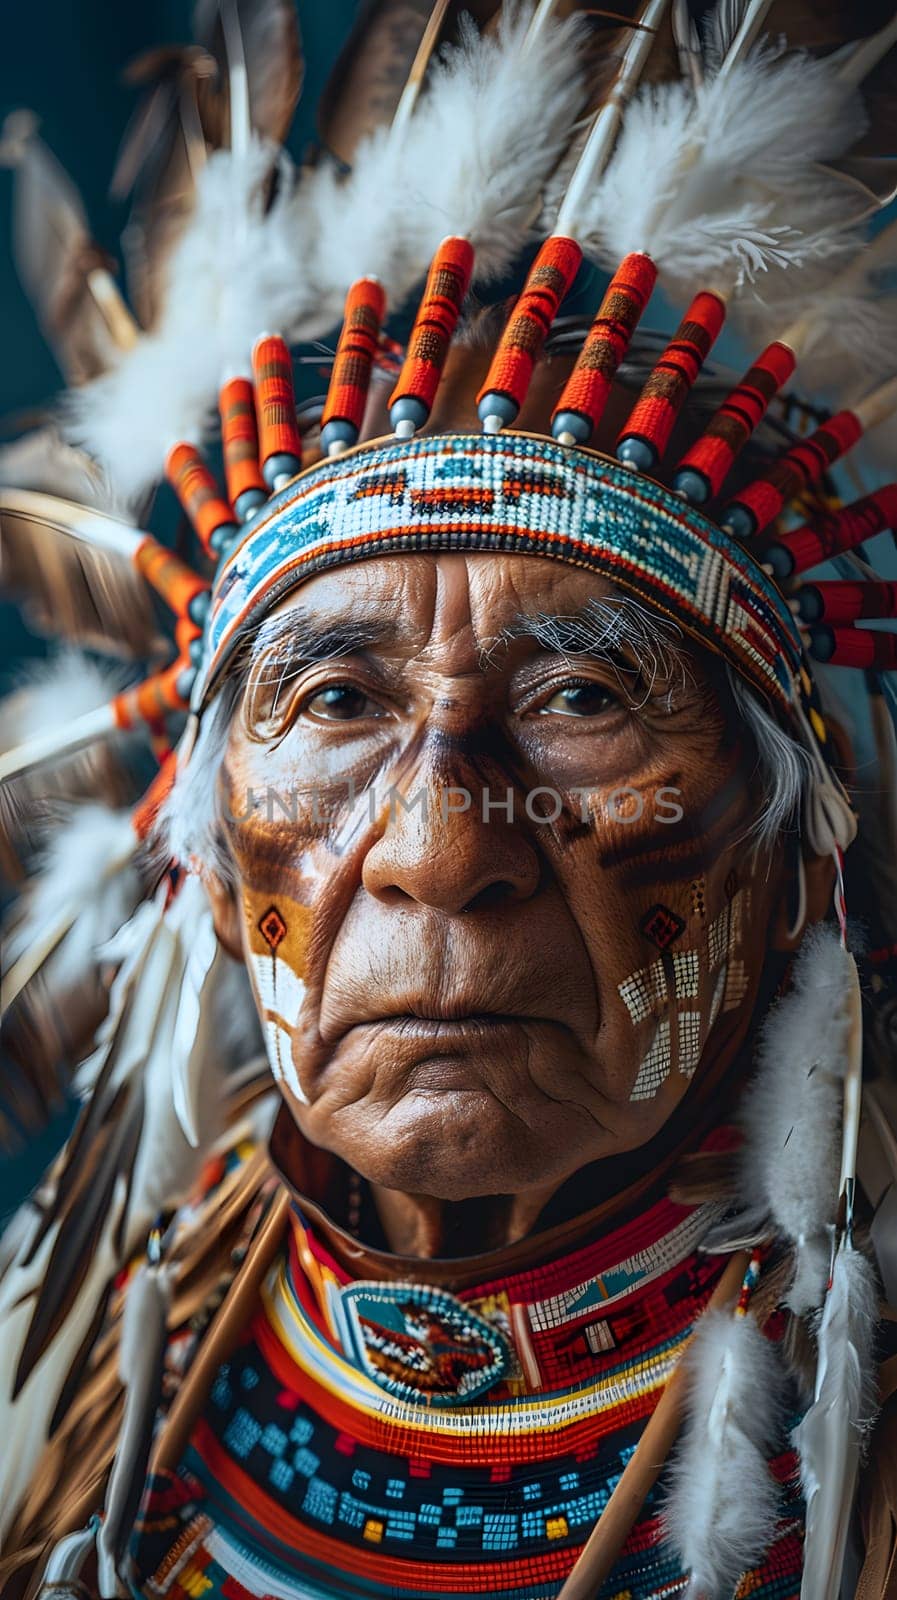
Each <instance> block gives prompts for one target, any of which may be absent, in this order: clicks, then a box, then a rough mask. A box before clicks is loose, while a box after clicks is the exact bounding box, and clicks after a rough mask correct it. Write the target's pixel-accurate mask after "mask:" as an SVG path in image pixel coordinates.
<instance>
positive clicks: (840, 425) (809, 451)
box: [729, 411, 863, 534]
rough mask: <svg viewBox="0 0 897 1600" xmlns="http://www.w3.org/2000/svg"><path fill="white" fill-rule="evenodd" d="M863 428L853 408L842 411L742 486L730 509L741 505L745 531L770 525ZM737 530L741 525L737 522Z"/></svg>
mask: <svg viewBox="0 0 897 1600" xmlns="http://www.w3.org/2000/svg"><path fill="white" fill-rule="evenodd" d="M862 431H863V426H862V423H861V422H860V420H859V418H858V417H856V416H855V415H854V413H853V412H852V411H839V412H837V413H836V415H835V416H833V417H830V418H829V420H828V422H824V423H823V424H822V427H821V428H817V429H816V432H815V433H811V434H810V436H809V438H808V439H801V441H800V443H799V444H796V445H794V446H793V447H792V449H790V450H789V451H788V453H787V455H784V456H782V458H781V459H780V460H779V461H777V462H776V463H775V464H774V465H773V466H771V467H770V468H769V471H768V472H766V473H765V474H764V475H763V477H762V478H757V479H756V480H755V482H754V483H751V484H748V486H747V488H746V489H742V490H741V492H740V494H739V495H738V497H737V499H735V500H733V501H732V506H731V507H730V508H729V509H730V510H734V509H735V508H738V509H739V510H740V511H741V512H742V513H743V514H744V517H745V518H746V524H745V528H744V532H745V533H747V532H748V531H750V532H752V533H755V534H756V533H762V531H763V529H764V528H768V527H769V524H770V523H771V522H774V521H775V519H776V517H777V516H778V515H779V513H780V512H781V511H783V510H784V508H785V506H787V505H788V503H789V501H791V500H793V499H794V497H795V495H798V494H800V492H801V490H803V489H806V488H808V487H809V485H810V484H811V483H815V482H816V481H817V480H818V479H819V478H821V477H822V475H823V473H824V472H825V471H826V470H827V468H828V467H830V466H832V465H833V463H834V462H835V461H837V460H838V458H839V457H840V456H843V455H844V453H845V451H847V450H849V449H850V447H851V445H853V444H855V443H856V441H857V439H858V438H859V437H860V434H861V433H862ZM747 524H750V528H749V529H748V526H747ZM736 531H737V532H739V533H740V532H742V529H741V528H739V527H737V525H736Z"/></svg>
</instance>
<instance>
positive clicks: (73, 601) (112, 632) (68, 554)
mask: <svg viewBox="0 0 897 1600" xmlns="http://www.w3.org/2000/svg"><path fill="white" fill-rule="evenodd" d="M65 504H66V503H65V502H64V501H58V502H57V501H55V500H51V499H50V497H49V496H47V497H43V496H42V497H41V500H40V502H38V501H37V500H35V507H34V510H33V511H32V510H31V509H25V508H24V506H23V504H22V502H21V500H20V499H19V498H18V497H17V495H16V492H15V491H12V490H4V489H0V584H2V586H3V588H4V589H5V590H6V591H7V592H8V593H10V594H12V595H14V596H16V597H19V596H21V597H22V598H23V600H24V603H25V610H26V615H27V616H28V620H29V621H30V622H31V623H32V624H33V625H34V626H35V627H36V628H37V629H38V630H39V631H41V632H46V633H49V634H51V635H52V636H53V637H54V638H64V639H68V640H69V641H71V642H72V643H73V644H81V645H85V646H87V647H88V648H90V649H94V650H99V651H101V652H102V653H104V654H106V655H113V656H119V657H124V658H140V659H146V658H148V657H155V656H158V655H160V654H161V652H162V650H163V648H164V640H163V638H162V635H161V633H160V631H159V628H158V625H157V623H156V618H155V613H154V610H153V602H152V597H151V594H150V591H149V589H148V587H147V585H146V583H145V582H144V580H143V578H142V577H141V576H140V574H139V573H138V572H137V570H136V568H135V567H134V566H133V565H132V563H131V561H130V560H129V559H128V558H127V557H125V556H121V557H120V556H118V555H117V554H115V553H113V552H110V551H109V550H106V549H98V548H96V547H95V546H93V545H90V544H88V543H86V542H85V541H84V540H82V539H77V538H74V537H73V536H72V535H71V534H70V532H69V530H68V528H67V526H66V515H65Z"/></svg>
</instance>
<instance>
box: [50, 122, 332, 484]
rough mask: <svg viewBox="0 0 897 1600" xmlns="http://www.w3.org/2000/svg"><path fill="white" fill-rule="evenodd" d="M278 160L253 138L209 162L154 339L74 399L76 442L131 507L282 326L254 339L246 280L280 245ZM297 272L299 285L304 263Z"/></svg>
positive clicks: (70, 422) (71, 419)
mask: <svg viewBox="0 0 897 1600" xmlns="http://www.w3.org/2000/svg"><path fill="white" fill-rule="evenodd" d="M276 163H277V153H276V151H275V150H274V148H273V147H272V146H271V145H268V144H265V143H263V142H262V141H261V140H259V139H255V138H254V139H252V141H251V142H250V146H249V148H248V150H246V151H245V152H243V153H242V154H240V155H237V154H233V153H231V151H229V150H220V151H217V152H216V153H215V154H214V155H212V156H211V157H210V159H209V161H208V162H207V163H206V166H205V168H204V169H203V172H202V174H201V176H200V179H199V181H198V183H197V186H196V211H195V212H194V215H193V217H192V218H191V220H190V224H189V226H188V227H187V228H186V230H185V232H184V234H183V236H182V238H181V240H180V241H179V243H178V246H177V248H176V250H175V252H174V254H173V256H172V260H171V264H170V269H169V278H168V286H167V292H166V296H165V302H164V306H163V308H162V312H161V315H160V316H159V318H158V321H157V324H156V326H155V328H154V330H153V332H152V333H149V334H146V335H145V336H144V337H143V338H141V339H140V340H139V342H138V343H137V344H136V346H135V347H134V349H133V350H132V351H130V352H129V353H128V355H127V356H126V357H125V358H124V359H123V360H122V361H121V362H120V363H119V364H118V366H117V367H116V368H115V369H114V370H113V371H111V372H108V373H107V374H105V376H104V377H102V378H99V379H97V380H96V381H95V382H94V383H92V384H88V385H86V386H85V387H84V388H83V389H81V390H79V391H77V392H75V393H73V394H72V395H70V396H69V398H68V402H67V429H68V433H69V436H70V438H72V440H73V441H74V442H75V443H76V444H78V445H80V446H82V447H83V448H85V449H86V450H88V451H89V453H90V454H91V456H93V458H94V459H95V460H96V461H97V462H98V464H99V465H100V467H101V468H102V469H104V471H105V473H106V475H107V476H108V477H109V478H110V480H111V482H112V483H113V484H114V486H115V488H116V490H117V491H118V492H119V493H120V494H121V495H122V496H123V497H124V498H125V499H126V500H127V501H129V502H134V501H136V500H138V499H139V498H140V496H141V495H142V494H143V493H144V492H145V491H146V490H147V489H148V488H149V487H150V486H151V485H152V484H153V483H154V482H155V481H156V480H157V479H158V478H159V477H161V475H162V469H163V466H164V461H165V455H166V452H167V451H168V449H169V448H170V446H171V445H172V444H174V443H176V442H177V441H178V440H179V439H189V440H193V441H198V440H199V439H200V438H201V437H202V435H203V433H204V432H205V430H206V427H207V424H208V420H209V416H210V413H211V409H212V406H213V404H214V401H215V398H216V395H217V392H218V386H219V384H220V383H221V381H222V378H223V376H224V374H225V372H226V370H227V368H228V366H229V364H231V363H233V362H234V361H236V362H237V364H238V365H241V364H242V365H243V366H245V363H246V361H247V358H248V356H249V353H250V349H251V345H252V339H253V338H254V337H256V336H257V335H258V334H259V333H261V332H263V331H264V326H266V325H273V326H277V325H278V323H277V321H272V322H269V323H266V324H262V325H260V324H256V325H255V326H254V328H253V331H252V334H251V336H248V335H247V324H246V320H245V314H246V312H247V310H248V309H249V300H248V297H244V295H243V292H242V290H243V283H244V279H245V278H246V277H247V276H248V277H249V278H250V280H251V279H252V277H253V276H254V275H255V276H257V270H256V273H255V274H254V273H253V266H254V260H255V258H256V257H257V255H258V254H259V253H262V254H263V255H267V254H269V253H270V252H271V251H272V249H274V248H276V246H275V241H276V239H277V237H278V236H279V229H280V227H281V225H282V223H283V219H284V214H285V211H286V205H287V193H288V190H289V167H288V165H287V163H286V162H285V161H282V163H281V166H282V178H283V184H282V188H281V192H280V194H279V196H278V199H277V200H276V201H275V203H274V205H273V206H272V207H271V208H270V210H266V184H267V180H268V179H269V178H270V176H271V174H272V172H273V170H274V167H275V165H276ZM294 270H295V275H296V277H297V278H300V279H301V276H302V273H301V266H300V263H299V260H298V259H297V260H296V261H295V262H294ZM282 287H283V288H284V290H285V288H286V286H285V285H284V286H282ZM272 298H273V297H272ZM266 309H267V310H269V312H270V313H273V312H276V310H277V309H279V308H278V307H277V306H276V304H273V305H271V306H270V308H267V307H266Z"/></svg>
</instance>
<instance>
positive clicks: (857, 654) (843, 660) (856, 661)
mask: <svg viewBox="0 0 897 1600" xmlns="http://www.w3.org/2000/svg"><path fill="white" fill-rule="evenodd" d="M810 655H811V656H812V657H813V659H814V661H823V662H825V663H827V664H828V665H829V666H832V667H862V668H863V670H864V671H866V672H897V633H884V632H882V631H881V630H879V629H873V628H829V627H826V626H823V627H820V628H811V629H810Z"/></svg>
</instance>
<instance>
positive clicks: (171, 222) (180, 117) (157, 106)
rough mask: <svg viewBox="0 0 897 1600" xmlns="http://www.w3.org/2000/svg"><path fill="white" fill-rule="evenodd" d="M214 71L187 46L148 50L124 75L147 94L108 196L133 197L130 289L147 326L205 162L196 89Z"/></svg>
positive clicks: (127, 244)
mask: <svg viewBox="0 0 897 1600" xmlns="http://www.w3.org/2000/svg"><path fill="white" fill-rule="evenodd" d="M217 71H218V68H217V64H216V62H215V59H214V57H213V56H211V55H210V54H209V52H208V51H207V50H203V49H202V48H200V47H199V46H195V45H188V46H184V47H182V48H172V49H166V50H154V51H151V52H149V53H148V54H147V55H144V56H141V57H139V58H138V60H137V61H135V62H133V63H132V64H131V67H130V68H129V69H128V73H127V74H126V77H127V80H128V81H129V82H131V83H134V84H136V85H138V86H141V87H142V88H143V89H144V94H143V97H142V99H141V101H140V103H139V104H138V106H137V109H136V111H135V112H134V115H133V116H132V118H131V121H130V122H129V124H128V126H127V128H126V129H125V135H124V139H123V142H122V145H121V148H120V150H119V154H118V159H117V161H116V165H115V170H114V172H113V175H112V184H111V193H112V195H113V198H115V199H117V200H123V199H126V198H127V196H128V195H131V196H132V197H133V200H132V207H131V214H130V216H129V219H128V225H127V227H126V228H125V231H124V234H123V235H122V250H123V253H124V257H125V270H126V275H127V283H128V293H129V295H130V298H131V301H132V303H133V305H134V307H135V309H136V311H137V314H138V316H139V318H140V321H141V324H142V326H143V327H144V328H151V327H152V325H153V322H154V321H155V319H156V317H157V315H158V313H159V310H160V307H161V304H162V300H163V297H164V290H165V274H166V269H167V264H168V260H169V257H170V255H171V252H172V250H173V249H174V247H175V245H176V244H177V241H178V239H179V238H180V236H181V234H182V232H183V230H184V228H185V226H186V224H187V221H188V219H189V217H190V215H191V212H192V210H193V204H194V190H195V185H196V179H197V176H198V174H199V173H200V172H201V171H202V168H203V166H204V165H205V160H206V140H205V134H204V131H203V127H202V122H201V120H200V115H199V103H198V96H199V88H200V84H202V83H203V82H204V81H205V80H207V79H214V78H215V77H216V75H217Z"/></svg>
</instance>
